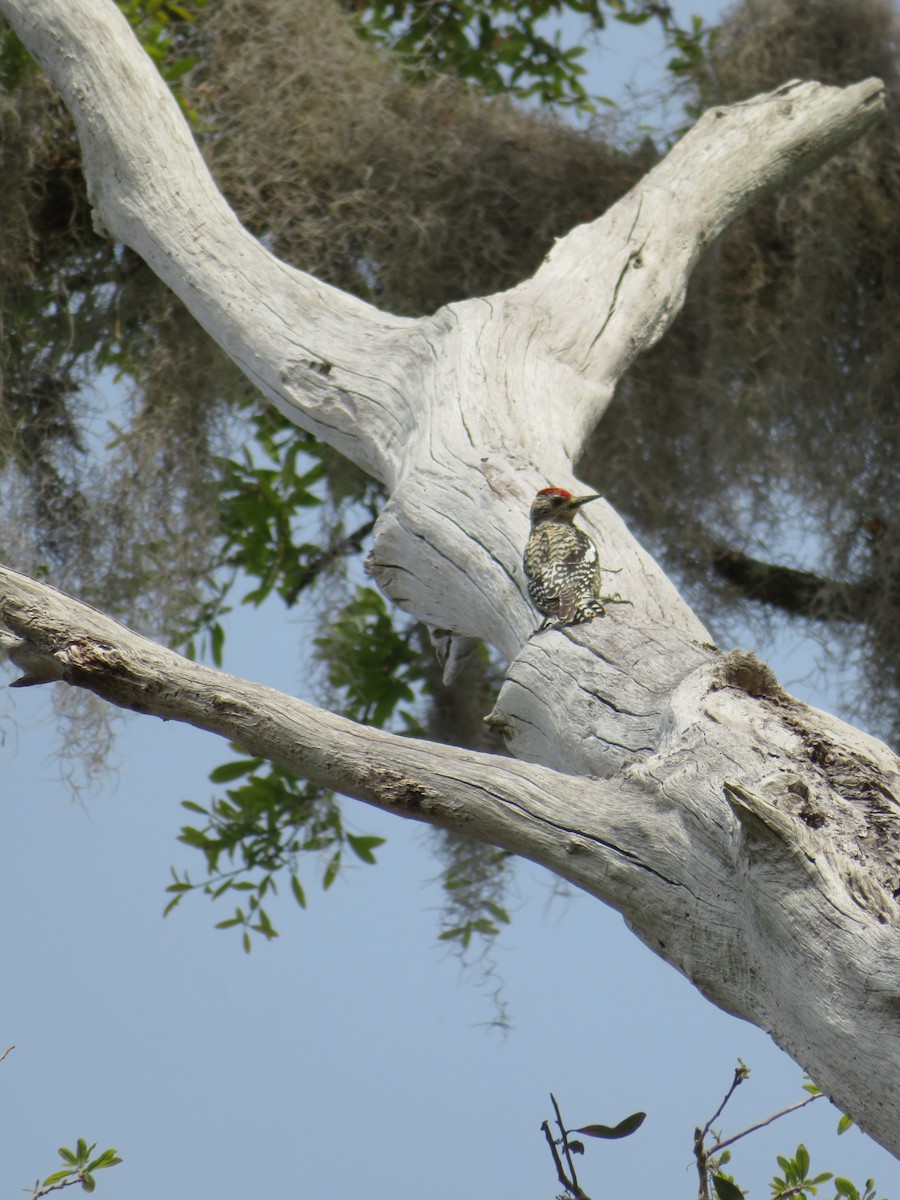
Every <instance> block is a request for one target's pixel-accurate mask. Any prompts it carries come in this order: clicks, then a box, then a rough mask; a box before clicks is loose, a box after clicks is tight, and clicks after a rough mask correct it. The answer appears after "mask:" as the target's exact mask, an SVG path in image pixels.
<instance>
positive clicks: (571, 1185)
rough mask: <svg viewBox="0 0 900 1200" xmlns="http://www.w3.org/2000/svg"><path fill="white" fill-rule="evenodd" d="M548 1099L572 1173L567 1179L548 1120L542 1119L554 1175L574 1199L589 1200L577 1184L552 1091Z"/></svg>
mask: <svg viewBox="0 0 900 1200" xmlns="http://www.w3.org/2000/svg"><path fill="white" fill-rule="evenodd" d="M550 1099H551V1100H552V1101H553V1108H554V1110H555V1112H556V1123H557V1125H558V1126H559V1133H560V1140H561V1142H562V1147H563V1150H564V1151H565V1155H566V1162H567V1163H568V1164H569V1171H570V1172H571V1174H572V1178H571V1179H569V1178H568V1176H567V1175H566V1169H565V1167H564V1166H563V1163H562V1159H561V1158H560V1157H559V1151H558V1150H557V1149H556V1142H555V1141H554V1138H553V1134H552V1133H551V1132H550V1122H549V1121H544V1122H543V1124H542V1125H541V1129H542V1130H543V1131H544V1137H545V1138H546V1139H547V1145H548V1146H549V1147H550V1153H551V1154H552V1155H553V1163H554V1166H555V1167H556V1177H557V1178H558V1179H559V1182H560V1183H561V1184H562V1185H563V1187H564V1188H565V1189H566V1191H567V1192H568V1193H569V1194H570V1195H571V1196H573V1197H574V1200H591V1198H590V1196H589V1195H588V1194H587V1192H583V1191H582V1190H581V1187H580V1186H579V1183H578V1178H577V1176H576V1174H575V1166H574V1164H573V1163H572V1154H571V1151H570V1150H569V1140H568V1138H567V1137H566V1129H565V1126H564V1125H563V1119H562V1114H561V1113H560V1111H559V1105H558V1104H557V1103H556V1097H555V1096H554V1095H553V1093H552V1092H551V1093H550Z"/></svg>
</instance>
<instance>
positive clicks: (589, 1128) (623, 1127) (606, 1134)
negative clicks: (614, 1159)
mask: <svg viewBox="0 0 900 1200" xmlns="http://www.w3.org/2000/svg"><path fill="white" fill-rule="evenodd" d="M646 1117H647V1114H646V1113H642V1112H636V1113H632V1114H631V1116H630V1117H626V1118H625V1119H624V1121H620V1122H619V1123H618V1125H583V1126H582V1127H581V1128H580V1129H573V1130H572V1132H573V1133H585V1134H587V1136H588V1137H595V1138H607V1139H610V1140H611V1139H614V1138H623V1137H628V1136H629V1134H632V1133H634V1132H635V1130H637V1129H640V1127H641V1126H642V1125H643V1123H644V1121H645V1119H646Z"/></svg>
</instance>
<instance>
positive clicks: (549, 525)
mask: <svg viewBox="0 0 900 1200" xmlns="http://www.w3.org/2000/svg"><path fill="white" fill-rule="evenodd" d="M599 499H600V497H599V496H573V495H572V493H571V492H567V491H565V490H564V489H563V488H555V487H548V488H544V489H543V490H542V491H540V492H538V494H537V495H536V496H535V498H534V502H533V503H532V505H531V535H530V537H529V538H528V544H527V546H526V547H525V574H526V576H527V577H528V595H529V596H530V597H531V600H532V603H533V604H534V606H535V608H537V609H538V610H539V611H540V612H542V613H543V614H544V616H545V617H546V620H545V621H544V622H543V623H542V624H541V626H540V629H546V628H547V627H548V626H549V625H553V624H557V625H578V624H580V623H581V622H582V621H591V620H593V619H594V617H602V616H603V614H604V612H605V611H606V610H605V609H604V607H603V602H602V598H601V596H600V555H599V554H598V553H597V547H596V546H595V545H594V543H593V542H592V541H591V539H590V538H589V537H588V535H587V534H586V533H584V532H583V531H582V530H581V529H576V527H575V526H574V525H573V524H572V522H573V520H574V517H575V514H576V513H577V512H578V510H579V508H581V506H582V504H587V503H588V502H589V501H591V500H599Z"/></svg>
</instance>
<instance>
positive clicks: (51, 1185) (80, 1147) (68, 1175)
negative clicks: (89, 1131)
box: [31, 1138, 122, 1200]
mask: <svg viewBox="0 0 900 1200" xmlns="http://www.w3.org/2000/svg"><path fill="white" fill-rule="evenodd" d="M96 1145H97V1143H96V1142H92V1143H91V1144H90V1146H89V1145H88V1144H87V1142H86V1141H85V1139H84V1138H79V1139H78V1141H77V1142H76V1143H75V1149H74V1150H70V1149H69V1148H68V1146H60V1148H59V1157H60V1158H61V1159H62V1161H63V1163H64V1164H65V1165H64V1166H63V1169H62V1170H61V1171H54V1172H53V1173H52V1174H50V1175H48V1176H47V1178H46V1179H45V1180H44V1182H43V1183H40V1182H37V1183H36V1184H35V1186H34V1191H33V1192H32V1193H31V1200H38V1198H39V1197H41V1196H46V1195H47V1194H48V1193H49V1192H55V1191H59V1189H60V1188H66V1187H71V1186H72V1184H75V1183H80V1184H81V1187H82V1189H83V1190H84V1191H86V1192H92V1191H93V1190H94V1188H95V1187H96V1186H97V1181H96V1179H95V1178H94V1176H95V1174H96V1172H97V1171H102V1170H103V1169H104V1168H106V1167H115V1166H117V1165H118V1164H119V1163H120V1162H121V1161H122V1160H121V1158H119V1156H118V1155H117V1154H116V1151H115V1150H103V1151H102V1152H101V1153H100V1154H98V1155H96V1156H95V1157H92V1155H93V1154H94V1149H95V1148H96Z"/></svg>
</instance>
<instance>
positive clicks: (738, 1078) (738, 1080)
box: [700, 1059, 750, 1141]
mask: <svg viewBox="0 0 900 1200" xmlns="http://www.w3.org/2000/svg"><path fill="white" fill-rule="evenodd" d="M749 1074H750V1068H749V1067H746V1066H745V1065H744V1064H743V1063H742V1062H741V1060H740V1059H738V1065H737V1066H736V1067H735V1068H734V1078H733V1079H732V1081H731V1087H730V1088H729V1089H728V1091H727V1092H726V1093H725V1095H724V1097H723V1098H722V1103H721V1104H720V1105H719V1107H718V1108H717V1109H716V1111H715V1112H714V1113H713V1115H712V1116H711V1117H710V1118H709V1120H708V1121H707V1122H706V1124H705V1125H704V1126H703V1130H702V1132H701V1133H700V1138H701V1141H705V1140H706V1135H707V1134H708V1133H709V1131H710V1129H711V1128H712V1123H713V1121H717V1120H718V1119H719V1117H720V1116H721V1115H722V1113H723V1111H724V1109H725V1105H726V1104H727V1103H728V1101H729V1100H730V1099H731V1097H732V1096H733V1095H734V1093H735V1090H736V1089H737V1088H738V1087H739V1086H740V1085H741V1084H742V1083H743V1082H744V1080H745V1079H746V1078H747V1076H748V1075H749Z"/></svg>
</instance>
